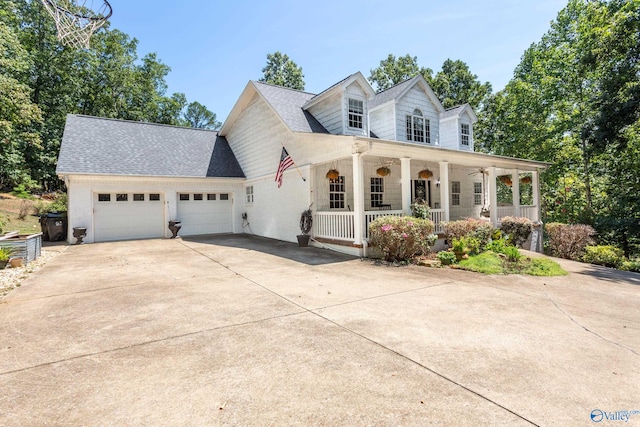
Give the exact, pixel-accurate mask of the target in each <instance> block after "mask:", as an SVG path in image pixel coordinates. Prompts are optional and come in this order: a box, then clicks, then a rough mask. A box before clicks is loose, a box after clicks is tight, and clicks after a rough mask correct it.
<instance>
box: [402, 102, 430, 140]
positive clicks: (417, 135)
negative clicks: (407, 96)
mask: <svg viewBox="0 0 640 427" xmlns="http://www.w3.org/2000/svg"><path fill="white" fill-rule="evenodd" d="M407 141H415V142H426V143H427V144H431V135H430V132H429V120H428V119H425V118H424V116H423V114H422V111H420V110H418V109H417V108H416V109H415V110H413V114H410V115H408V116H407Z"/></svg>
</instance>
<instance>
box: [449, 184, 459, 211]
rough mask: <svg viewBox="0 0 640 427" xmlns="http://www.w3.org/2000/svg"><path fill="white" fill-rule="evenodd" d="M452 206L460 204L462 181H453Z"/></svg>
mask: <svg viewBox="0 0 640 427" xmlns="http://www.w3.org/2000/svg"><path fill="white" fill-rule="evenodd" d="M451 206H460V181H451Z"/></svg>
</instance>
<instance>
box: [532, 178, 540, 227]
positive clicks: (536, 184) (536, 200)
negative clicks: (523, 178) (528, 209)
mask: <svg viewBox="0 0 640 427" xmlns="http://www.w3.org/2000/svg"><path fill="white" fill-rule="evenodd" d="M539 179H540V174H539V173H538V171H533V172H531V193H532V194H533V206H535V207H536V220H537V221H540V219H541V218H542V214H541V212H542V211H541V206H540V180H539Z"/></svg>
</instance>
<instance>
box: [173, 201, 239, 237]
mask: <svg viewBox="0 0 640 427" xmlns="http://www.w3.org/2000/svg"><path fill="white" fill-rule="evenodd" d="M231 213H232V203H231V200H220V197H216V200H207V199H206V197H205V198H204V200H193V194H190V195H189V200H178V220H179V221H180V222H181V223H182V228H181V229H180V234H181V235H183V236H190V235H196V234H217V233H231V232H232V231H233V221H232V216H231Z"/></svg>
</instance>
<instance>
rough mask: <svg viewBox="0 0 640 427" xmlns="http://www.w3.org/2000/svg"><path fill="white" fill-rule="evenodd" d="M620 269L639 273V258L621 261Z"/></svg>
mask: <svg viewBox="0 0 640 427" xmlns="http://www.w3.org/2000/svg"><path fill="white" fill-rule="evenodd" d="M620 270H624V271H634V272H636V273H640V260H635V261H631V260H629V261H623V262H622V264H621V265H620Z"/></svg>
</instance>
